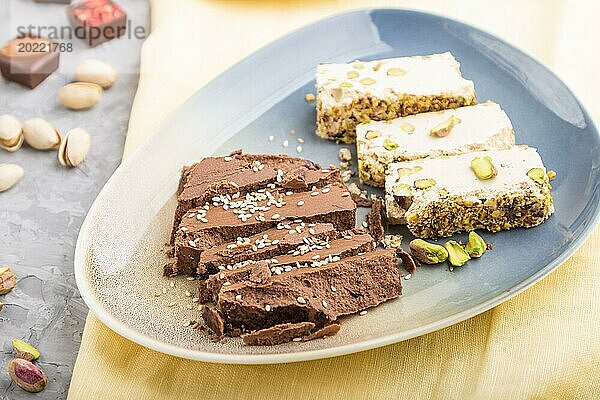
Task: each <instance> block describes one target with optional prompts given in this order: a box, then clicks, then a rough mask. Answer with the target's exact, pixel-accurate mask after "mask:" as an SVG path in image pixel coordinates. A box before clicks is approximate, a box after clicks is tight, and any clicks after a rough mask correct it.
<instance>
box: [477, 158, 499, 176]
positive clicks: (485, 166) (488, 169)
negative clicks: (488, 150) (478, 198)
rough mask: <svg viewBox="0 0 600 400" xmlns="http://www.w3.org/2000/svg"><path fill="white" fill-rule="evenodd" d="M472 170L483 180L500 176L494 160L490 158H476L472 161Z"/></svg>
mask: <svg viewBox="0 0 600 400" xmlns="http://www.w3.org/2000/svg"><path fill="white" fill-rule="evenodd" d="M471 169H472V170H473V172H474V173H475V175H476V176H477V178H479V179H482V180H487V179H492V178H493V177H495V176H496V175H498V170H497V169H496V167H494V164H493V163H492V159H491V158H490V157H489V156H485V157H475V158H474V159H473V160H471Z"/></svg>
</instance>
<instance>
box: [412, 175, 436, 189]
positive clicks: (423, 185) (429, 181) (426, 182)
mask: <svg viewBox="0 0 600 400" xmlns="http://www.w3.org/2000/svg"><path fill="white" fill-rule="evenodd" d="M413 184H414V185H415V187H416V188H417V189H429V188H430V187H433V186H435V185H436V184H437V182H436V181H435V179H433V178H424V179H417V180H416V181H414V183H413Z"/></svg>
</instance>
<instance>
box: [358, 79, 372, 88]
mask: <svg viewBox="0 0 600 400" xmlns="http://www.w3.org/2000/svg"><path fill="white" fill-rule="evenodd" d="M359 82H360V83H361V84H363V85H365V86H368V85H372V84H374V83H375V79H373V78H363V79H361V80H360V81H359Z"/></svg>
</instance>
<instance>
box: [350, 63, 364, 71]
mask: <svg viewBox="0 0 600 400" xmlns="http://www.w3.org/2000/svg"><path fill="white" fill-rule="evenodd" d="M352 68H354V69H363V68H365V66H364V64H362V63H361V62H360V61H355V62H353V63H352Z"/></svg>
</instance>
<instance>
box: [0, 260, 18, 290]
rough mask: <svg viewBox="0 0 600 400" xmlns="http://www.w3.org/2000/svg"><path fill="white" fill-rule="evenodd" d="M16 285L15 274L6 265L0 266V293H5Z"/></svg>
mask: <svg viewBox="0 0 600 400" xmlns="http://www.w3.org/2000/svg"><path fill="white" fill-rule="evenodd" d="M15 286H17V276H16V275H15V274H13V272H12V271H11V270H10V268H8V267H0V295H2V294H6V293H8V292H10V291H11V290H13V289H14V288H15Z"/></svg>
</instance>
